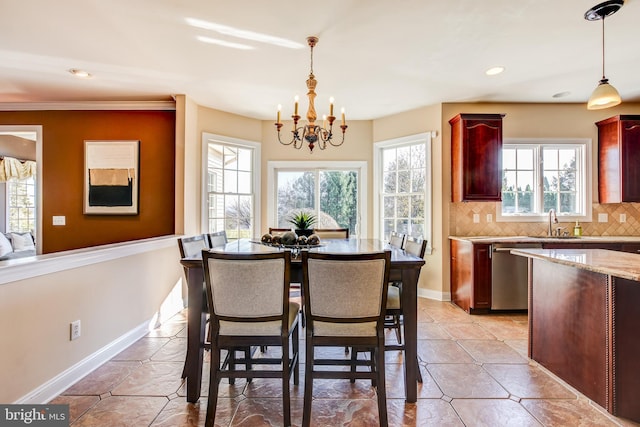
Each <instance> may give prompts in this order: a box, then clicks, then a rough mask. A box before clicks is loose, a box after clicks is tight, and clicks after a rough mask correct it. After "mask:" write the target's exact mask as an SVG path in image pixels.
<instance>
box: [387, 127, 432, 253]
mask: <svg viewBox="0 0 640 427" xmlns="http://www.w3.org/2000/svg"><path fill="white" fill-rule="evenodd" d="M374 164H375V170H374V181H375V183H376V184H375V185H376V191H375V193H376V198H375V201H374V211H375V212H376V219H375V221H376V235H375V236H376V237H378V238H381V239H384V240H387V241H388V240H389V236H390V235H391V233H392V232H397V233H400V234H406V235H408V236H410V237H412V238H414V239H425V240H427V241H428V242H429V246H430V244H431V133H430V132H429V133H423V134H419V135H413V136H409V137H403V138H398V139H394V140H390V141H382V142H378V143H376V144H375V150H374ZM429 250H430V249H428V251H429Z"/></svg>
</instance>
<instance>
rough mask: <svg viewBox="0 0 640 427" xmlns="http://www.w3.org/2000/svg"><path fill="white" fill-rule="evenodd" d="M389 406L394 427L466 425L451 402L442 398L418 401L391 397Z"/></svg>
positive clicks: (388, 401)
mask: <svg viewBox="0 0 640 427" xmlns="http://www.w3.org/2000/svg"><path fill="white" fill-rule="evenodd" d="M387 408H388V412H389V425H390V426H394V427H415V426H434V427H435V426H437V427H464V424H463V423H462V421H461V420H460V417H458V415H457V414H456V411H455V410H454V409H453V407H452V406H451V404H450V403H449V402H445V401H444V400H440V399H419V400H418V401H417V402H416V403H406V402H405V401H404V400H403V399H391V400H387Z"/></svg>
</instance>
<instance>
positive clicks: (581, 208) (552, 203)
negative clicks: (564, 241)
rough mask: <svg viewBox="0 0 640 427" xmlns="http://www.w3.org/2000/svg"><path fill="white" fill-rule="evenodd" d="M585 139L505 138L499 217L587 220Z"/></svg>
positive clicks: (587, 171)
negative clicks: (553, 214)
mask: <svg viewBox="0 0 640 427" xmlns="http://www.w3.org/2000/svg"><path fill="white" fill-rule="evenodd" d="M589 142H590V141H588V140H544V141H541V140H526V141H521V142H518V141H505V143H504V145H503V150H502V165H503V181H502V182H503V185H502V203H501V204H499V210H498V219H499V220H508V219H509V218H518V220H522V219H523V217H531V218H540V217H543V218H544V217H546V215H547V213H548V212H549V210H550V209H554V210H555V211H556V214H557V215H560V216H564V217H567V218H566V219H581V220H590V219H591V215H590V210H589V206H590V192H591V189H590V185H589V183H590V176H589V175H590V173H589V172H590V171H589V160H588V156H589V153H590V144H589Z"/></svg>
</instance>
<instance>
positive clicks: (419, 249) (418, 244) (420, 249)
mask: <svg viewBox="0 0 640 427" xmlns="http://www.w3.org/2000/svg"><path fill="white" fill-rule="evenodd" d="M404 250H405V252H407V253H409V254H411V255H415V256H417V257H420V258H424V253H425V252H426V250H427V241H426V240H422V241H418V240H412V239H407V241H406V242H405V243H404Z"/></svg>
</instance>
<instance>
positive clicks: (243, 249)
mask: <svg viewBox="0 0 640 427" xmlns="http://www.w3.org/2000/svg"><path fill="white" fill-rule="evenodd" d="M283 250H291V251H292V252H293V255H294V256H292V259H291V261H292V262H299V261H300V257H298V256H296V252H297V251H299V250H308V251H311V252H322V253H348V254H358V253H370V252H379V251H384V250H389V251H391V265H392V266H393V265H395V266H404V267H409V266H415V267H421V266H422V265H424V263H425V261H424V259H423V258H420V257H418V256H415V255H413V254H410V253H408V252H405V251H404V250H403V249H401V248H398V247H395V246H391V245H389V244H388V243H387V242H384V241H382V240H380V239H354V238H350V239H323V240H322V242H321V243H320V245H317V246H310V247H307V246H300V247H284V246H273V245H270V244H265V243H262V242H260V241H259V240H254V239H239V240H234V241H232V242H228V243H227V244H225V245H224V246H218V247H215V248H211V249H209V251H211V252H226V253H264V252H278V251H283ZM200 260H201V256H198V255H196V256H193V257H190V258H184V259H183V260H182V263H183V264H185V263H190V262H199V261H200Z"/></svg>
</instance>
